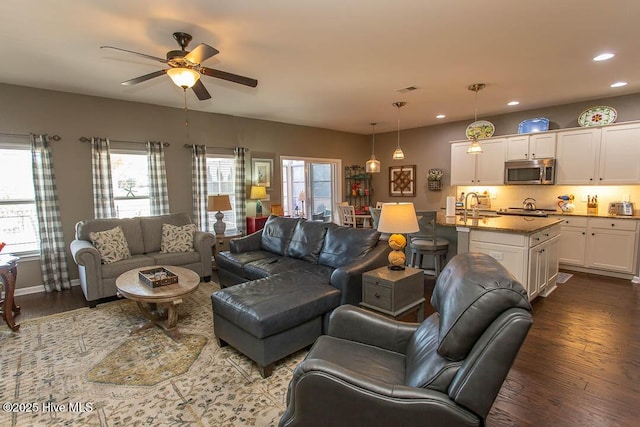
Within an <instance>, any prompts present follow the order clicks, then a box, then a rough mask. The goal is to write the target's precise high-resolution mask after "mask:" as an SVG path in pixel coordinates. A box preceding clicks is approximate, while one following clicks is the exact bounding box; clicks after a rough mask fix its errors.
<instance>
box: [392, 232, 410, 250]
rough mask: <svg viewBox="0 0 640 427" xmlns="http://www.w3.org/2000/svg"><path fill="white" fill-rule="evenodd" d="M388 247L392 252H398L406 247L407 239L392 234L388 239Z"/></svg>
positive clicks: (400, 235)
mask: <svg viewBox="0 0 640 427" xmlns="http://www.w3.org/2000/svg"><path fill="white" fill-rule="evenodd" d="M389 246H390V247H391V249H393V250H394V251H399V250H400V249H403V248H404V247H405V246H407V239H405V237H404V236H403V235H402V234H392V235H391V236H390V237H389Z"/></svg>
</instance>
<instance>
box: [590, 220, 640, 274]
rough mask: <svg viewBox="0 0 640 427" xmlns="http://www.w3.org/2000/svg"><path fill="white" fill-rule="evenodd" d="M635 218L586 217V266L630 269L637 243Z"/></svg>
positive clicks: (628, 270) (632, 269)
mask: <svg viewBox="0 0 640 427" xmlns="http://www.w3.org/2000/svg"><path fill="white" fill-rule="evenodd" d="M636 228H637V221H633V220H615V219H608V218H589V226H588V229H587V255H586V261H587V263H586V266H587V267H590V268H597V269H601V270H608V271H617V272H621V273H633V272H634V271H635V259H636V247H637V232H636Z"/></svg>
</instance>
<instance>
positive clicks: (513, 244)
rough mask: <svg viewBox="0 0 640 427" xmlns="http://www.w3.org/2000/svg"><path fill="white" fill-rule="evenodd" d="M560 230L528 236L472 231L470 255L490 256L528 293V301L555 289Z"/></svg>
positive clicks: (549, 229)
mask: <svg viewBox="0 0 640 427" xmlns="http://www.w3.org/2000/svg"><path fill="white" fill-rule="evenodd" d="M559 244H560V226H559V225H554V226H552V227H549V228H546V229H544V230H542V231H539V232H536V233H534V234H532V235H531V236H527V235H524V234H516V233H499V232H492V231H484V230H480V231H478V230H471V232H470V236H469V251H470V252H481V253H484V254H487V255H490V256H492V257H493V258H495V259H496V260H498V261H500V263H501V264H502V265H503V266H504V267H505V268H506V269H507V270H509V271H510V272H511V274H513V275H514V276H515V277H516V279H518V281H519V282H520V283H521V284H522V286H523V287H524V288H525V289H526V290H527V293H528V295H529V300H532V299H534V298H535V297H536V296H538V295H544V296H546V295H547V294H548V293H549V292H551V291H552V290H553V289H555V284H556V279H557V276H558V262H559V259H558V257H559Z"/></svg>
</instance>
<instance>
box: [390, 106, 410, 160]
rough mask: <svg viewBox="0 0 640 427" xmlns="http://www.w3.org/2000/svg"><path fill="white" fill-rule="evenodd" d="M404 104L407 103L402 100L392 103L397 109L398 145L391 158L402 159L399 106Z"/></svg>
mask: <svg viewBox="0 0 640 427" xmlns="http://www.w3.org/2000/svg"><path fill="white" fill-rule="evenodd" d="M405 105H407V103H406V102H402V101H400V102H394V103H393V106H394V107H396V108H397V109H398V146H397V147H396V149H395V151H394V152H393V160H403V159H404V152H403V151H402V148H400V108H402V107H404V106H405Z"/></svg>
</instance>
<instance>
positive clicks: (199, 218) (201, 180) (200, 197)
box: [191, 145, 209, 231]
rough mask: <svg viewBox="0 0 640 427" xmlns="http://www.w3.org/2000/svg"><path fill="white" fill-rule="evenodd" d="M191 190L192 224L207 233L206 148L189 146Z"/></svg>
mask: <svg viewBox="0 0 640 427" xmlns="http://www.w3.org/2000/svg"><path fill="white" fill-rule="evenodd" d="M191 190H192V193H193V222H194V223H195V224H196V227H197V228H198V230H202V231H209V216H208V213H207V147H205V146H204V145H192V146H191Z"/></svg>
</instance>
